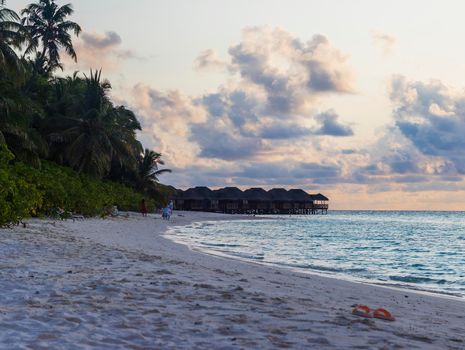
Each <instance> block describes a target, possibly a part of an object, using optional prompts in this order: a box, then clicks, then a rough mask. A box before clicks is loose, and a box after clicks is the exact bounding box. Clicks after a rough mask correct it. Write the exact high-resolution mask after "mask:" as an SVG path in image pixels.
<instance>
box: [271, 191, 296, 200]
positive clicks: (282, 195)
mask: <svg viewBox="0 0 465 350" xmlns="http://www.w3.org/2000/svg"><path fill="white" fill-rule="evenodd" d="M268 194H269V195H270V197H271V200H273V201H291V200H292V198H291V196H290V195H289V192H288V191H287V190H285V189H284V188H273V189H271V190H269V191H268Z"/></svg>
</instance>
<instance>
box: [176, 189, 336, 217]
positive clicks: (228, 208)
mask: <svg viewBox="0 0 465 350" xmlns="http://www.w3.org/2000/svg"><path fill="white" fill-rule="evenodd" d="M172 198H173V201H174V207H175V208H176V209H180V210H194V211H211V212H221V213H250V214H318V213H321V214H323V213H327V212H328V207H329V205H328V201H329V199H328V198H327V197H326V196H324V195H322V194H321V193H318V194H309V193H307V192H305V191H304V190H302V189H291V190H286V189H284V188H273V189H271V190H269V191H265V190H264V189H263V188H258V187H254V188H249V189H247V190H245V191H242V190H240V189H239V188H237V187H225V188H220V189H217V190H211V189H209V188H208V187H204V186H199V187H194V188H189V189H187V190H185V191H183V190H179V189H177V190H176V191H175V192H174V195H173V197H172Z"/></svg>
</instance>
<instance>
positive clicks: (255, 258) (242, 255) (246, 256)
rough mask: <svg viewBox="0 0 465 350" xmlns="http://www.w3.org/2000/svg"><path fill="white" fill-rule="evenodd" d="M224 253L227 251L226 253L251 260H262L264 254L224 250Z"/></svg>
mask: <svg viewBox="0 0 465 350" xmlns="http://www.w3.org/2000/svg"><path fill="white" fill-rule="evenodd" d="M225 253H227V254H228V255H233V256H237V257H239V258H243V259H251V260H264V259H265V255H264V254H261V253H258V254H255V255H252V254H244V253H236V252H225Z"/></svg>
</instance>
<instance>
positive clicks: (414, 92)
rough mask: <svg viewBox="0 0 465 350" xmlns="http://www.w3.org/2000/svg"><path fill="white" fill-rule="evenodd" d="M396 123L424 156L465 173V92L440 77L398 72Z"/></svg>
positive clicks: (394, 84) (393, 86)
mask: <svg viewBox="0 0 465 350" xmlns="http://www.w3.org/2000/svg"><path fill="white" fill-rule="evenodd" d="M390 97H391V101H392V102H393V104H394V106H395V109H394V117H395V122H396V127H397V128H398V129H399V130H400V132H401V133H402V135H403V136H404V137H406V138H407V139H408V140H409V141H411V143H412V144H413V145H414V146H415V148H416V149H417V150H418V151H420V152H421V153H422V154H423V155H424V156H426V157H430V158H432V159H434V158H438V159H440V160H442V161H443V163H444V164H445V165H444V166H443V167H445V168H447V166H449V168H450V166H451V165H452V166H453V167H454V168H455V170H456V171H457V172H458V173H460V174H465V163H464V162H463V159H465V93H463V92H461V91H455V90H453V89H451V88H448V87H447V86H445V85H443V84H442V83H441V82H439V81H431V82H427V83H424V82H419V81H408V80H407V79H405V78H404V77H402V76H395V77H393V79H392V84H391V94H390Z"/></svg>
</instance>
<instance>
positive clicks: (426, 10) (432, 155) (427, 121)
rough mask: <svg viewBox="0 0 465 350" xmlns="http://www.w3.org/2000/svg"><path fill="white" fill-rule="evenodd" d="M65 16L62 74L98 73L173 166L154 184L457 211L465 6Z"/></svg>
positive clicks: (138, 6)
mask: <svg viewBox="0 0 465 350" xmlns="http://www.w3.org/2000/svg"><path fill="white" fill-rule="evenodd" d="M27 3H29V1H22V0H7V1H6V5H7V6H8V7H10V8H13V9H15V10H17V11H19V10H20V9H21V8H23V7H24V6H25V5H26V4H27ZM59 3H60V2H59ZM62 3H63V2H62ZM73 5H74V9H75V14H74V15H73V20H75V21H76V22H78V23H79V24H80V25H81V27H82V29H83V32H82V34H81V35H80V37H79V38H76V39H75V41H74V45H75V47H76V51H77V54H78V62H77V63H74V62H73V61H71V60H70V59H67V58H65V59H64V63H65V67H66V70H65V72H64V73H70V72H74V71H76V70H79V71H81V72H88V71H89V69H91V68H94V69H100V68H102V69H103V76H105V77H106V78H108V79H109V80H110V82H111V83H112V86H113V91H112V97H113V99H114V100H115V102H116V103H118V104H122V105H125V106H127V107H129V108H131V109H133V110H134V111H135V112H136V114H137V116H138V118H139V120H140V121H141V123H142V126H143V130H142V131H141V133H140V134H139V138H140V140H141V141H142V142H143V145H144V146H145V147H147V148H150V149H154V150H156V151H159V152H161V153H162V154H163V158H164V160H165V162H166V167H168V168H171V169H172V170H173V173H172V174H168V175H163V177H162V182H164V183H167V184H171V185H174V186H176V187H178V188H184V189H185V188H187V187H191V186H209V187H212V188H215V187H223V186H238V187H240V188H248V187H257V186H261V187H265V188H274V187H284V188H288V189H290V188H303V189H305V190H307V191H308V192H310V193H317V192H321V193H324V194H325V195H326V196H328V197H329V198H330V205H331V208H333V209H373V210H376V209H385V210H395V209H406V210H429V209H431V210H465V190H464V189H465V187H464V185H465V180H464V175H465V90H464V87H465V45H463V44H462V43H463V38H464V37H465V25H464V24H463V15H462V14H463V13H464V10H465V3H463V1H425V0H423V1H416V0H410V1H400V0H391V1H381V0H380V1H372V0H352V1H348V0H339V1H337V0H325V1H323V0H319V1H316V0H305V1H298V0H286V1H284V0H282V1H278V0H248V1H243V0H236V1H226V0H196V1H191V0H169V1H168V0H166V1H157V0H137V1H132V2H128V1H122V0H99V1H91V0H79V1H77V0H76V1H74V2H73Z"/></svg>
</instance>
